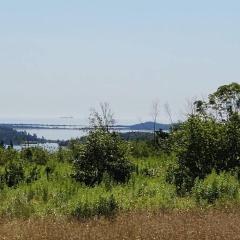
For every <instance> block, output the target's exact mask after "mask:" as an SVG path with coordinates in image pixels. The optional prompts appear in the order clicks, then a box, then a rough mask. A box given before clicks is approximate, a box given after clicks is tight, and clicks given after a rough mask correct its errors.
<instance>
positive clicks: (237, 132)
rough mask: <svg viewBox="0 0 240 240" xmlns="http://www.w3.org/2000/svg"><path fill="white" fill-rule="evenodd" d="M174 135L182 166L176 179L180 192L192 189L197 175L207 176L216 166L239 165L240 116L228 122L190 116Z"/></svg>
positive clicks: (176, 170) (219, 167)
mask: <svg viewBox="0 0 240 240" xmlns="http://www.w3.org/2000/svg"><path fill="white" fill-rule="evenodd" d="M172 138H173V139H174V144H175V151H176V153H177V159H178V166H179V167H178V169H175V170H174V171H175V174H176V176H175V177H174V179H175V180H176V181H175V182H174V183H175V184H176V186H177V188H179V189H180V192H184V191H186V192H190V191H191V188H192V187H193V185H194V181H195V179H196V178H197V177H198V178H199V179H204V178H205V177H206V176H207V175H208V174H210V173H211V171H212V170H213V169H215V170H216V171H217V172H221V171H231V170H233V169H235V168H237V167H239V166H240V161H239V159H240V116H236V115H233V116H231V117H230V118H229V120H228V121H227V122H225V123H220V122H217V121H216V120H214V119H212V118H206V119H203V118H202V117H200V116H190V117H189V119H188V120H187V121H186V122H185V123H184V124H182V125H181V127H180V129H179V130H178V131H176V132H174V133H173V134H172ZM186 182H187V184H185V183H186ZM184 188H185V190H184Z"/></svg>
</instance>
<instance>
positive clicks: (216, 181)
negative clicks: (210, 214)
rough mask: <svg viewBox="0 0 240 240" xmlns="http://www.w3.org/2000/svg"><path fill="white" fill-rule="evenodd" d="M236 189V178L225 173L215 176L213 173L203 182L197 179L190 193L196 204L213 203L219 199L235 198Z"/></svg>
mask: <svg viewBox="0 0 240 240" xmlns="http://www.w3.org/2000/svg"><path fill="white" fill-rule="evenodd" d="M238 189H239V182H238V180H237V179H236V177H234V176H232V175H230V174H229V173H226V172H222V173H220V174H217V173H216V172H215V171H213V172H212V173H211V174H210V175H208V176H207V177H206V178H205V179H204V180H199V179H198V178H197V179H196V181H195V185H194V187H193V190H192V192H193V195H194V196H195V198H196V199H197V201H198V202H200V201H206V202H207V203H214V202H215V201H216V200H217V199H219V198H224V197H227V198H228V199H233V198H235V197H236V195H237V194H238Z"/></svg>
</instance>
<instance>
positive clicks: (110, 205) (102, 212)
mask: <svg viewBox="0 0 240 240" xmlns="http://www.w3.org/2000/svg"><path fill="white" fill-rule="evenodd" d="M118 208H119V206H118V203H117V201H116V199H115V198H114V196H113V195H110V196H109V197H100V198H99V199H98V201H97V202H94V203H88V202H84V203H82V202H80V203H78V205H77V206H76V208H75V209H74V210H73V211H72V213H71V214H72V216H74V217H76V218H78V219H87V218H90V217H94V216H97V217H99V216H105V217H112V216H114V215H115V214H116V212H117V210H118Z"/></svg>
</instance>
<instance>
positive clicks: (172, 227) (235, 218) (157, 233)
mask: <svg viewBox="0 0 240 240" xmlns="http://www.w3.org/2000/svg"><path fill="white" fill-rule="evenodd" d="M0 239H1V240H2V239H4V240H7V239H11V240H13V239H24V240H27V239H47V240H48V239H49V240H54V239H66V240H74V239H83V240H85V239H86V240H92V239H96V240H101V239H104V240H107V239H109V240H110V239H111V240H112V239H166V240H169V239H184V240H186V239H198V240H200V239H221V240H222V239H240V211H239V210H231V211H229V210H228V211H225V210H211V211H191V212H158V213H146V212H145V213H131V214H130V213H129V214H120V215H118V216H117V217H116V218H115V219H114V220H107V219H98V220H91V221H86V222H80V221H75V220H72V221H66V220H56V219H52V218H45V219H29V220H11V221H7V220H4V219H3V220H1V222H0Z"/></svg>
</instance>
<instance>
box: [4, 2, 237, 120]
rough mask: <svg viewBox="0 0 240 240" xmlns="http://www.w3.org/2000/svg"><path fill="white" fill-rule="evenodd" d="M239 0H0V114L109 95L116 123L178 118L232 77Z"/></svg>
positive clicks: (39, 112)
mask: <svg viewBox="0 0 240 240" xmlns="http://www.w3.org/2000/svg"><path fill="white" fill-rule="evenodd" d="M239 23H240V1H237V0H236V1H233V0H228V1H226V0H224V1H221V0H201V1H192V0H191V1H190V0H189V1H187V0H181V1H179V0H169V1H166V0H165V1H162V0H145V1H144V0H121V1H113V0H101V1H100V0H91V1H89V0H88V1H87V0H85V1H83V0H75V1H74V0H68V1H66V0H65V1H63V0H41V1H32V0H29V1H27V0H21V1H19V0H8V1H3V0H0V109H1V111H0V117H1V118H33V117H36V118H38V117H60V116H73V117H76V118H87V117H88V115H89V109H90V108H92V107H97V106H98V104H99V102H109V103H110V105H111V107H112V109H113V111H114V112H115V117H116V119H117V120H118V121H119V122H125V121H131V122H136V121H143V120H151V114H150V113H151V106H152V102H153V101H156V100H158V101H159V102H160V105H161V109H160V115H159V121H161V122H168V121H169V119H168V116H167V114H166V112H165V111H164V107H163V106H164V104H165V103H168V104H169V106H170V108H171V112H172V117H173V119H174V121H177V120H178V119H181V118H183V115H184V114H185V112H186V102H187V101H191V100H192V99H193V98H196V97H197V98H202V97H207V95H208V94H209V93H211V92H213V91H215V90H216V89H217V87H218V86H220V85H223V84H228V83H231V82H240V68H239V58H240V31H239Z"/></svg>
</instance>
